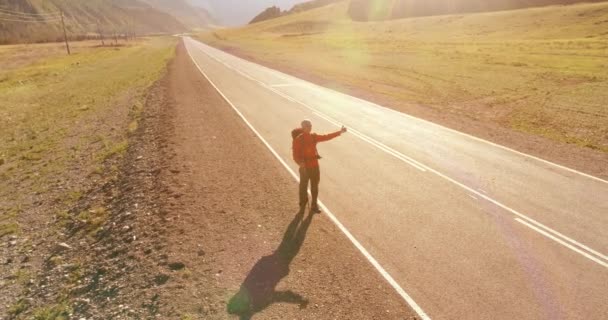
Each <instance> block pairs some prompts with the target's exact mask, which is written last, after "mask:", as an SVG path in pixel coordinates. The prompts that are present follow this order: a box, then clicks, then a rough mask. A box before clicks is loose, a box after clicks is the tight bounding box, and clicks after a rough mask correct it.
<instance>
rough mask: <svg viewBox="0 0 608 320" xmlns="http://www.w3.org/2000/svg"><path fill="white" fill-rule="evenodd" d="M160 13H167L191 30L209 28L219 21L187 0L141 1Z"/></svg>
mask: <svg viewBox="0 0 608 320" xmlns="http://www.w3.org/2000/svg"><path fill="white" fill-rule="evenodd" d="M140 1H142V2H145V3H147V4H149V5H150V6H152V7H153V8H155V9H158V10H160V11H164V12H167V13H169V14H171V15H172V16H174V17H175V18H177V19H178V20H179V21H180V22H182V23H183V24H184V25H186V26H187V27H189V28H207V27H210V26H214V25H217V24H218V23H217V21H216V20H215V19H214V18H213V17H212V16H211V14H210V13H209V12H208V11H207V10H206V9H204V8H202V7H198V6H194V5H192V4H191V3H189V2H187V1H186V0H140Z"/></svg>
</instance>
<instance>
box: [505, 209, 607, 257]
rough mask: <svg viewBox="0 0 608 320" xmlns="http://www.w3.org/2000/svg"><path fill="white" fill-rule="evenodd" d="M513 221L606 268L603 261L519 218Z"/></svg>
mask: <svg viewBox="0 0 608 320" xmlns="http://www.w3.org/2000/svg"><path fill="white" fill-rule="evenodd" d="M515 220H517V222H519V223H522V224H524V225H525V226H527V227H528V228H530V229H533V230H534V231H536V232H538V233H540V234H542V235H543V236H545V237H547V238H550V239H552V240H553V241H556V242H558V243H559V244H561V245H563V246H565V247H567V248H569V249H571V250H573V251H575V252H577V253H580V254H581V255H583V256H584V257H586V258H588V259H590V260H592V261H594V262H596V263H598V264H600V265H602V266H604V267H606V268H608V263H606V262H604V261H602V260H600V259H598V258H596V257H594V256H592V255H590V254H588V253H587V252H585V251H583V250H579V249H578V248H576V247H574V246H572V245H570V244H569V243H566V242H564V241H562V240H561V239H559V238H557V237H555V236H553V235H552V234H549V233H548V232H546V231H544V230H541V229H539V228H537V227H535V226H533V225H531V224H530V223H528V222H526V221H523V220H522V219H520V218H515Z"/></svg>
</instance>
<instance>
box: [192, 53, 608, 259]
mask: <svg viewBox="0 0 608 320" xmlns="http://www.w3.org/2000/svg"><path fill="white" fill-rule="evenodd" d="M199 47H201V48H204V47H203V46H200V45H199ZM201 51H202V52H203V53H204V54H205V55H207V56H208V57H209V58H211V59H213V60H215V61H217V62H219V63H220V64H223V65H224V66H225V67H227V68H229V69H231V70H234V71H235V72H237V73H239V74H241V75H243V76H245V77H246V78H248V79H250V80H252V81H254V82H256V83H258V84H260V86H262V87H264V88H266V89H268V90H269V91H271V92H274V93H276V94H278V95H279V96H281V97H283V98H285V99H287V100H289V101H292V102H295V103H298V104H300V105H302V106H304V107H305V108H307V109H309V110H311V111H312V112H313V113H315V114H316V115H318V116H322V117H324V118H325V119H326V120H328V119H331V118H330V117H328V116H326V115H324V114H323V113H321V112H320V111H318V110H317V109H315V108H313V107H311V106H309V105H308V104H306V103H304V102H301V101H299V100H297V99H295V98H293V97H291V96H289V95H287V94H284V93H282V92H280V91H278V90H276V89H274V88H271V87H269V86H268V85H267V84H265V83H264V82H262V81H260V80H257V79H254V78H252V77H251V76H250V75H248V74H247V73H245V72H243V71H241V70H239V69H235V68H234V67H232V66H231V65H228V64H226V63H224V62H223V61H222V60H220V59H218V58H216V57H213V56H212V55H211V54H210V53H208V52H206V51H205V50H203V49H201ZM328 121H330V120H328ZM332 121H333V122H335V123H337V121H335V120H331V121H330V122H332ZM349 130H350V132H351V133H352V134H354V135H356V136H358V137H359V138H361V139H363V140H365V141H367V142H369V143H371V144H372V145H374V146H376V147H378V148H380V149H381V150H383V151H385V152H387V153H388V154H390V155H392V156H394V157H397V158H398V159H400V160H403V161H404V162H407V163H408V164H410V165H413V166H414V167H416V168H417V169H419V170H422V171H424V170H428V171H430V172H432V173H434V174H436V175H438V176H440V177H442V178H444V179H446V180H448V181H450V182H452V183H454V184H456V185H457V186H459V187H461V188H464V189H465V190H467V191H469V192H472V193H474V194H476V195H478V196H480V197H481V198H483V199H485V200H487V201H489V202H491V203H493V204H495V205H497V206H499V207H500V208H503V209H504V210H507V211H509V212H511V213H512V214H514V215H516V216H518V217H520V218H522V219H525V220H527V221H529V222H531V223H533V224H535V225H536V226H538V227H540V228H543V229H545V230H546V231H548V232H551V233H553V234H554V235H556V236H558V237H561V238H563V239H564V240H566V241H568V242H570V243H572V244H574V245H576V246H578V247H579V248H581V249H584V250H587V251H588V252H590V253H592V254H595V255H597V256H598V257H600V258H602V259H605V260H608V257H607V256H606V255H604V254H602V253H600V252H598V251H596V250H593V249H591V248H590V247H588V246H586V245H584V244H582V243H580V242H578V241H576V240H574V239H572V238H570V237H567V236H565V235H563V234H562V233H560V232H558V231H555V230H553V229H551V228H550V227H548V226H545V225H544V224H542V223H540V222H538V221H536V220H534V219H532V218H530V217H528V216H526V215H524V214H523V213H520V212H518V211H517V210H515V209H512V208H510V207H508V206H506V205H504V204H502V203H500V202H498V201H497V200H494V199H492V198H490V197H489V196H487V195H485V194H483V193H481V192H479V191H477V190H475V189H473V188H470V187H468V186H466V185H464V184H462V183H460V182H458V181H456V180H454V179H452V178H450V177H448V176H446V175H444V174H442V173H441V172H439V171H437V170H435V169H433V168H431V167H429V166H427V165H425V164H422V163H420V162H418V161H416V160H414V159H412V158H410V157H408V156H406V155H404V154H402V153H400V152H399V151H396V150H394V149H392V148H390V147H388V146H386V145H384V144H383V143H381V142H378V141H376V140H374V139H373V138H370V137H368V136H366V135H364V134H362V133H359V132H358V131H356V130H354V129H352V128H350V129H349Z"/></svg>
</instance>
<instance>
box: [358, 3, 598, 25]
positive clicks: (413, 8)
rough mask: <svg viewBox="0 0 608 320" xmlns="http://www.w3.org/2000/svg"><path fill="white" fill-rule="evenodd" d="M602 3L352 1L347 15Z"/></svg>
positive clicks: (373, 17) (384, 16) (361, 17)
mask: <svg viewBox="0 0 608 320" xmlns="http://www.w3.org/2000/svg"><path fill="white" fill-rule="evenodd" d="M603 1H606V0H515V1H514V0H483V1H480V0H426V1H420V0H352V1H351V3H350V7H349V15H350V16H351V18H352V19H353V20H356V21H380V20H390V19H399V18H408V17H420V16H435V15H445V14H461V13H475V12H489V11H502V10H513V9H523V8H530V7H542V6H550V5H566V4H574V3H579V2H603Z"/></svg>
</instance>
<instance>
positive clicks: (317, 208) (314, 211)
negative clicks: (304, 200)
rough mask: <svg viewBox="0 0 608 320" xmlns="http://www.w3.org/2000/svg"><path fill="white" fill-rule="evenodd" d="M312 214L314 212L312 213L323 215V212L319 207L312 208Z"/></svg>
mask: <svg viewBox="0 0 608 320" xmlns="http://www.w3.org/2000/svg"><path fill="white" fill-rule="evenodd" d="M310 212H312V213H321V210H319V207H312V208H310Z"/></svg>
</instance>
